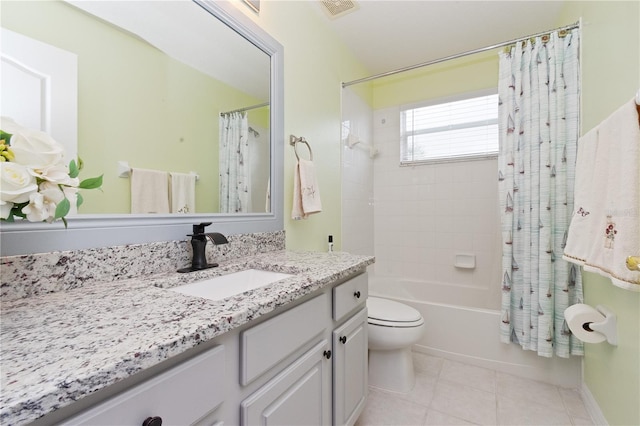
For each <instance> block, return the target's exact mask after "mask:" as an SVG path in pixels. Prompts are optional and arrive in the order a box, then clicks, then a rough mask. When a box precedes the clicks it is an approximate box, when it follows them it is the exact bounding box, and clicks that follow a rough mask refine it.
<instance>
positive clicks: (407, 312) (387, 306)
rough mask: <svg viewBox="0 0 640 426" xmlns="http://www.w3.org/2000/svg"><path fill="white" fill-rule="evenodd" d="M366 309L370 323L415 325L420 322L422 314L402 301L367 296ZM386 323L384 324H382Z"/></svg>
mask: <svg viewBox="0 0 640 426" xmlns="http://www.w3.org/2000/svg"><path fill="white" fill-rule="evenodd" d="M367 309H368V311H369V322H370V323H373V324H375V323H379V324H380V325H383V324H382V323H383V322H384V323H394V324H395V325H396V326H398V325H401V324H398V323H405V325H406V326H415V325H416V324H415V323H418V324H420V323H422V322H423V321H424V320H423V319H422V315H420V312H418V310H417V309H414V308H412V307H411V306H407V305H405V304H403V303H399V302H395V301H393V300H389V299H381V298H379V297H369V298H368V299H367ZM384 325H386V324H384Z"/></svg>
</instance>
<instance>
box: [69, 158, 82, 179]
mask: <svg viewBox="0 0 640 426" xmlns="http://www.w3.org/2000/svg"><path fill="white" fill-rule="evenodd" d="M79 174H80V169H79V168H78V165H77V164H76V160H71V161H70V162H69V177H70V178H76V177H78V175H79Z"/></svg>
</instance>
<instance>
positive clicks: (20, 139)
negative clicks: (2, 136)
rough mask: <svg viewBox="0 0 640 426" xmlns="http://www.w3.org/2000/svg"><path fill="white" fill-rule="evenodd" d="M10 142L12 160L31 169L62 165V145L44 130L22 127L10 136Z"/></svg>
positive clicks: (40, 169) (38, 169)
mask: <svg viewBox="0 0 640 426" xmlns="http://www.w3.org/2000/svg"><path fill="white" fill-rule="evenodd" d="M10 143H11V150H12V151H13V154H14V156H15V160H14V161H15V162H16V163H18V164H22V165H23V166H25V167H28V168H30V169H32V170H36V171H42V170H45V169H48V168H50V167H52V166H59V165H62V157H63V155H64V149H63V148H62V145H60V144H59V143H58V142H56V141H55V140H54V139H53V138H52V137H51V136H49V135H48V134H46V133H44V132H41V131H39V130H29V129H23V130H20V131H18V132H17V133H14V134H13V136H11V142H10ZM63 167H64V166H63Z"/></svg>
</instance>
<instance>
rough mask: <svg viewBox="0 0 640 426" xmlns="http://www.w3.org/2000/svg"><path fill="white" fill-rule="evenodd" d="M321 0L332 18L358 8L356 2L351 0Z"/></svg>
mask: <svg viewBox="0 0 640 426" xmlns="http://www.w3.org/2000/svg"><path fill="white" fill-rule="evenodd" d="M320 2H321V3H322V5H323V6H324V7H323V9H324V11H325V12H326V13H327V14H328V15H329V18H331V19H335V18H339V17H341V16H343V15H346V14H347V13H349V12H353V11H354V10H356V9H357V8H358V5H357V4H356V2H355V1H351V0H320Z"/></svg>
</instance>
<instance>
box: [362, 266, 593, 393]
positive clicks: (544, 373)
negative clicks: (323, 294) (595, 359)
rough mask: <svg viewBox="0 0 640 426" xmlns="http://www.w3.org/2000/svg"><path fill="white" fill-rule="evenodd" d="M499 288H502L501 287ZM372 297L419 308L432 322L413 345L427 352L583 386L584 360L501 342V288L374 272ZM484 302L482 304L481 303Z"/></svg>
mask: <svg viewBox="0 0 640 426" xmlns="http://www.w3.org/2000/svg"><path fill="white" fill-rule="evenodd" d="M496 287H497V286H496ZM369 296H375V297H384V298H387V299H392V300H395V301H398V302H401V303H405V304H407V305H409V306H411V307H413V308H415V309H417V310H418V311H419V312H420V313H421V314H422V317H423V318H424V319H425V323H426V325H427V327H426V332H425V334H424V337H423V338H422V339H421V340H420V341H419V342H418V343H417V344H416V345H415V346H414V347H413V350H414V352H422V353H425V354H428V355H432V356H438V357H441V358H446V359H450V360H454V361H460V362H465V363H468V364H472V365H477V366H479V367H484V368H490V369H493V370H496V371H501V372H504V373H509V374H514V375H517V376H520V377H525V378H529V379H534V380H539V381H544V382H547V383H551V384H553V385H556V386H562V387H570V388H575V387H578V386H579V385H580V383H581V359H580V358H579V357H572V358H569V359H563V358H558V357H553V358H543V357H539V356H537V355H536V354H535V353H534V352H532V351H525V350H522V349H521V348H520V347H519V346H518V345H515V344H504V343H501V342H500V333H499V329H500V311H499V303H500V289H499V288H497V289H496V290H494V291H493V292H491V291H489V290H486V289H481V288H474V287H471V286H462V285H455V284H445V283H433V282H427V281H416V280H409V279H405V278H402V277H389V276H386V277H385V276H376V275H374V274H370V275H369ZM478 306H479V307H478Z"/></svg>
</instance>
